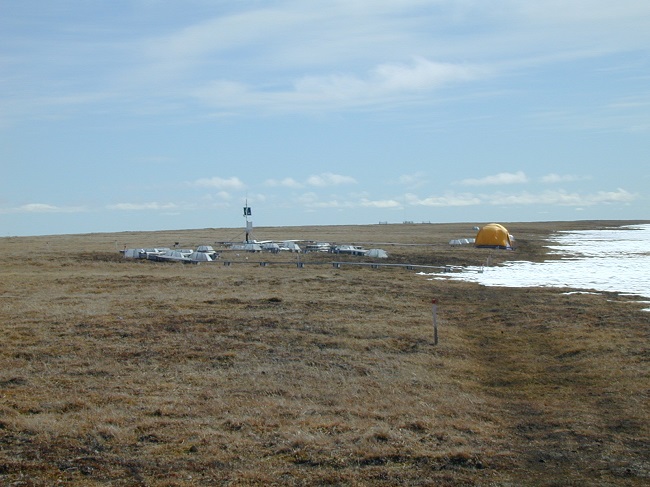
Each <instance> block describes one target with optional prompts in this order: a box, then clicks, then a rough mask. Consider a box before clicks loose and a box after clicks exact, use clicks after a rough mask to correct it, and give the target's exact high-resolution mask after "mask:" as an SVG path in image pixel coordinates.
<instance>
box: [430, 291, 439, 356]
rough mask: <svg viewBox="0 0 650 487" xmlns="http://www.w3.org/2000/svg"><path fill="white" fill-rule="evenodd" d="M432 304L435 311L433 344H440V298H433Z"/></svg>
mask: <svg viewBox="0 0 650 487" xmlns="http://www.w3.org/2000/svg"><path fill="white" fill-rule="evenodd" d="M431 304H432V312H433V344H434V345H438V300H437V299H436V298H433V299H432V300H431Z"/></svg>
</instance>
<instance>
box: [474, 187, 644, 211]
mask: <svg viewBox="0 0 650 487" xmlns="http://www.w3.org/2000/svg"><path fill="white" fill-rule="evenodd" d="M637 198H638V196H637V195H635V194H633V193H630V192H629V191H626V190H624V189H621V188H619V189H617V190H616V191H598V192H596V193H576V192H573V193H570V192H568V191H562V190H558V191H543V192H542V193H529V192H522V193H518V194H505V193H499V194H494V195H483V196H482V198H481V199H482V200H483V201H484V203H485V204H491V205H514V206H517V205H545V206H576V207H577V206H594V205H600V204H613V203H631V202H632V201H634V200H636V199H637Z"/></svg>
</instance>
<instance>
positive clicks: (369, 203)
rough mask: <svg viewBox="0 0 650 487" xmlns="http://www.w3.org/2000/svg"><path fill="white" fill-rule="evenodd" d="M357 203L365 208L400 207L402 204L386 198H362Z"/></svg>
mask: <svg viewBox="0 0 650 487" xmlns="http://www.w3.org/2000/svg"><path fill="white" fill-rule="evenodd" d="M359 205H360V206H362V207H365V208H400V207H402V206H403V205H402V203H400V202H399V201H397V200H394V199H387V200H368V199H362V200H361V201H360V203H359Z"/></svg>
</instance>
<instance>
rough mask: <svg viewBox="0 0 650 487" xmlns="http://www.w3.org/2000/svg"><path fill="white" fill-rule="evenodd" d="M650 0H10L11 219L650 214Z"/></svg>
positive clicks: (3, 25) (172, 223)
mask: <svg viewBox="0 0 650 487" xmlns="http://www.w3.org/2000/svg"><path fill="white" fill-rule="evenodd" d="M649 156H650V2H647V1H645V0H637V1H632V0H619V1H617V2H612V1H611V0H573V1H572V0H562V1H560V0H538V1H524V0H492V1H490V2H485V1H478V0H476V1H473V0H454V1H451V0H450V1H445V0H433V1H425V0H401V1H388V0H372V1H370V0H354V1H349V0H346V1H343V0H342V1H320V0H310V1H291V0H287V1H273V0H269V1H261V0H259V1H254V0H250V1H247V0H240V1H218V0H212V1H207V0H185V1H183V2H170V1H163V0H130V1H126V0H113V1H111V2H89V1H85V0H57V1H56V2H53V1H51V0H25V1H20V2H18V1H13V0H0V165H1V166H0V167H1V169H2V176H1V178H0V236H9V235H47V234H69V233H92V232H116V231H129V230H163V229H186V228H208V227H233V228H236V227H241V226H243V225H244V218H243V216H242V206H244V203H245V201H246V200H247V201H248V204H249V206H251V207H252V209H253V215H252V221H253V222H254V225H255V226H285V225H287V226H289V225H337V224H372V223H377V222H380V221H381V222H384V221H387V222H402V221H415V222H421V221H427V222H473V223H474V222H475V223H480V222H490V221H502V222H512V221H546V220H582V219H650V212H649V211H648V210H649V209H650V204H649V190H648V187H649V186H650V163H649V162H650V161H649V159H650V157H649Z"/></svg>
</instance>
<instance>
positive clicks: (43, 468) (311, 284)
mask: <svg viewBox="0 0 650 487" xmlns="http://www.w3.org/2000/svg"><path fill="white" fill-rule="evenodd" d="M612 223H613V222H572V223H537V224H531V223H528V224H510V225H508V227H509V229H510V230H511V232H513V233H515V235H516V237H517V241H518V242H519V246H520V247H519V249H518V250H517V251H516V252H514V253H508V252H501V253H497V254H494V255H493V256H492V261H493V262H494V263H495V265H498V263H499V262H502V261H503V260H504V259H509V258H517V259H530V260H540V259H542V258H544V251H545V250H544V240H543V238H544V236H545V235H548V233H550V232H552V231H554V230H558V229H567V228H598V227H599V226H605V225H610V224H612ZM465 227H466V225H379V226H376V225H369V226H363V227H312V228H289V229H263V230H258V231H263V232H265V235H264V238H281V237H284V238H313V239H318V240H328V241H339V242H351V241H352V242H354V243H356V242H359V243H362V242H376V243H378V245H376V246H378V247H383V248H386V249H387V250H388V251H389V253H390V260H389V261H390V262H394V263H420V264H425V265H453V264H459V265H465V264H472V265H476V264H482V263H483V262H485V258H486V253H485V252H484V251H482V250H481V249H473V248H469V247H463V248H454V249H451V248H450V247H449V246H448V245H447V244H446V242H448V241H449V239H451V238H456V237H463V236H467V234H468V232H467V229H466V228H465ZM228 232H232V230H230V231H228V230H215V229H211V230H197V231H189V230H188V231H183V232H151V233H125V234H111V235H108V234H105V235H104V234H98V235H72V236H51V237H35V238H5V239H0V265H2V269H3V280H2V283H1V284H0V318H1V320H0V326H2V334H3V337H4V339H3V347H2V350H1V351H0V398H1V399H0V445H1V448H0V483H1V484H3V485H16V486H18V485H25V486H46V485H47V486H50V485H57V484H63V485H72V486H75V485H78V486H82V485H83V486H88V485H91V486H92V485H97V486H99V485H124V486H127V485H128V486H131V485H155V486H193V485H386V486H388V485H629V486H636V485H639V486H640V485H647V482H648V481H649V480H650V463H649V462H648V458H650V446H649V441H648V438H650V431H649V427H648V424H650V423H649V421H648V419H649V418H648V415H649V414H648V413H649V410H648V392H649V389H648V383H649V379H650V377H649V375H650V374H649V368H648V360H649V358H650V353H649V352H648V349H647V343H648V342H647V340H648V331H649V325H650V315H649V314H648V313H647V312H643V311H642V310H641V305H639V304H635V303H634V301H633V300H631V298H624V297H619V296H615V295H604V294H598V295H591V294H571V295H567V294H562V290H557V289H546V288H544V289H534V290H530V289H526V290H523V289H500V288H484V287H480V286H477V285H474V284H468V283H461V282H452V281H438V280H436V281H429V280H427V279H426V277H424V276H419V275H417V274H416V273H415V271H412V270H406V269H404V268H397V267H396V268H381V269H373V268H370V267H368V268H362V267H353V266H347V267H346V266H343V267H341V268H335V267H333V266H331V265H328V262H329V261H331V260H333V259H332V258H331V256H328V255H322V254H321V255H309V254H308V255H304V256H301V257H300V258H301V259H302V261H303V262H304V263H305V266H304V267H302V268H298V267H297V266H295V265H293V264H295V259H297V256H295V255H294V256H293V257H287V256H286V255H280V256H276V257H270V256H267V255H264V256H259V255H255V256H253V255H250V256H244V255H239V256H232V260H233V261H236V262H235V263H233V265H231V266H223V265H221V264H220V263H214V264H207V265H206V264H203V265H198V266H185V265H182V264H164V263H153V262H146V261H127V260H123V259H121V258H120V256H119V253H118V252H117V249H118V248H122V247H123V246H124V245H127V246H136V245H141V246H156V245H171V244H173V243H174V242H181V245H182V246H188V247H189V246H195V245H198V244H202V243H212V242H216V241H220V240H228V239H231V238H234V237H233V236H232V235H229V234H228ZM463 232H464V233H463ZM470 233H471V232H470ZM267 234H268V235H267ZM400 242H401V243H409V244H418V245H408V246H406V245H393V244H395V243H400ZM379 243H383V244H384V245H379ZM76 250H80V251H81V253H77V252H76ZM246 257H248V259H246ZM261 258H263V259H265V260H269V261H270V262H271V265H268V266H260V265H256V263H255V261H256V260H259V259H261ZM273 258H275V259H276V260H275V261H273ZM290 259H294V260H290ZM336 260H341V259H340V258H338V257H337V259H336ZM351 260H355V261H359V258H353V259H351ZM433 297H436V298H438V300H439V307H438V312H439V316H438V317H439V326H440V343H439V344H438V345H437V346H436V345H434V343H433V330H432V316H431V298H433Z"/></svg>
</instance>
